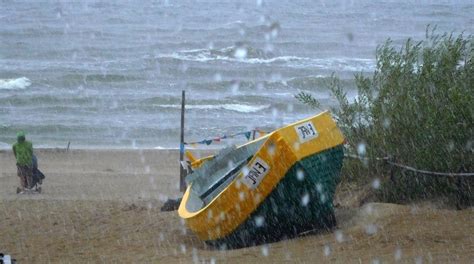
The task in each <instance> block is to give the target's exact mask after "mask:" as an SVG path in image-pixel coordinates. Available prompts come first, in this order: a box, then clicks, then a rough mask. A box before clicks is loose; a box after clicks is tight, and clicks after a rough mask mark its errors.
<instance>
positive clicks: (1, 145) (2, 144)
mask: <svg viewBox="0 0 474 264" xmlns="http://www.w3.org/2000/svg"><path fill="white" fill-rule="evenodd" d="M11 147H12V145H10V144H8V143H5V142H2V141H0V149H11Z"/></svg>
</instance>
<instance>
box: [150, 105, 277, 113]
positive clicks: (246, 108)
mask: <svg viewBox="0 0 474 264" xmlns="http://www.w3.org/2000/svg"><path fill="white" fill-rule="evenodd" d="M159 106H160V107H164V108H175V109H180V108H181V105H177V104H176V105H174V104H169V105H159ZM269 107H270V105H261V106H254V105H245V104H220V105H186V109H199V110H229V111H235V112H240V113H255V112H258V111H261V110H264V109H267V108H269Z"/></svg>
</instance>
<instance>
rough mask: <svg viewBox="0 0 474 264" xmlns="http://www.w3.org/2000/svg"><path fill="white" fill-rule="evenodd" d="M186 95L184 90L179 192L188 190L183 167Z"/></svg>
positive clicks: (182, 96)
mask: <svg viewBox="0 0 474 264" xmlns="http://www.w3.org/2000/svg"><path fill="white" fill-rule="evenodd" d="M185 100H186V95H185V91H184V90H183V92H182V95H181V138H180V145H179V168H180V169H179V190H180V191H181V192H184V191H185V190H186V182H185V181H184V177H186V171H185V170H184V168H183V166H182V163H183V162H182V161H183V160H184V108H185Z"/></svg>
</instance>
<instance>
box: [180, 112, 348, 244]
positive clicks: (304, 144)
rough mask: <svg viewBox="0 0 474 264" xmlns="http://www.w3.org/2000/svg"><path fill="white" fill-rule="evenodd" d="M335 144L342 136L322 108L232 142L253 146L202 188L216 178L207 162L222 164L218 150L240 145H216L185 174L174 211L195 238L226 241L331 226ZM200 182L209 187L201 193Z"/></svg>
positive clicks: (337, 159) (337, 158) (338, 150)
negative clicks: (210, 156) (232, 170)
mask: <svg viewBox="0 0 474 264" xmlns="http://www.w3.org/2000/svg"><path fill="white" fill-rule="evenodd" d="M343 143H344V137H343V135H342V133H341V131H340V130H339V128H338V127H337V126H336V124H335V122H334V120H333V119H332V118H331V116H330V114H329V113H328V112H324V113H321V114H319V115H317V116H314V117H311V118H307V119H304V120H301V121H299V122H296V123H293V124H290V125H288V126H286V127H283V128H280V129H278V130H275V131H273V132H271V133H270V134H269V135H267V136H265V137H263V138H260V139H257V140H255V141H252V142H249V143H248V144H246V145H243V146H240V147H239V148H237V149H244V148H247V149H252V147H251V146H257V145H258V149H257V150H256V151H255V152H253V151H250V156H249V158H248V160H246V161H245V162H246V166H244V167H242V169H240V171H239V172H237V173H238V175H237V174H222V179H223V180H224V182H225V179H227V178H226V176H224V175H237V176H235V177H234V178H232V177H231V178H229V179H230V180H229V181H227V183H225V184H223V185H220V187H218V188H214V186H215V185H209V187H206V186H208V185H206V184H207V182H206V181H207V180H208V179H216V181H215V182H217V184H219V182H220V181H217V180H218V179H221V178H219V177H220V176H219V175H221V174H220V173H218V172H219V171H220V170H219V168H220V167H219V166H214V165H216V164H217V165H219V164H221V165H222V164H225V165H226V164H228V162H227V160H226V159H225V157H230V158H233V157H238V156H239V155H240V154H238V153H246V152H245V151H240V152H239V151H236V152H235V153H236V155H235V156H233V153H234V152H224V153H221V154H220V155H218V156H216V158H215V159H214V160H211V161H206V163H207V165H203V166H202V167H200V168H198V170H199V171H198V172H194V173H198V174H192V177H191V178H189V179H195V180H194V181H193V180H191V181H190V185H189V186H188V188H187V190H186V192H185V194H184V196H183V200H182V202H181V204H180V207H179V209H178V213H179V215H180V217H181V218H183V219H184V220H185V222H186V224H187V226H188V227H189V229H190V230H191V231H193V232H194V233H195V234H196V235H197V236H198V237H199V238H200V239H201V240H203V241H206V242H207V243H209V244H214V245H223V246H227V247H241V246H246V245H253V244H259V243H261V242H270V241H273V240H275V239H279V238H281V237H285V236H286V237H291V236H294V235H296V234H298V233H301V232H304V231H308V230H312V229H318V228H323V229H328V228H331V227H332V226H334V224H335V219H334V212H333V206H332V202H333V196H334V192H335V189H336V185H337V183H338V182H339V173H340V169H341V167H342V160H343ZM252 144H257V145H252ZM232 151H233V150H232ZM245 157H246V156H245V155H244V158H245ZM208 162H210V163H208ZM220 162H222V163H220ZM213 168H217V169H213ZM215 176H219V177H217V178H215ZM212 182H214V181H212ZM202 186H204V187H205V188H202ZM206 188H209V190H216V191H215V192H214V194H212V195H210V196H206V195H205V194H207V192H205V191H206V190H207V189H206ZM199 190H200V192H199ZM206 199H207V200H206Z"/></svg>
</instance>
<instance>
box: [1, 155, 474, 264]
mask: <svg viewBox="0 0 474 264" xmlns="http://www.w3.org/2000/svg"><path fill="white" fill-rule="evenodd" d="M37 154H38V157H39V159H40V167H41V169H42V170H43V172H44V173H45V174H46V175H47V180H46V182H45V184H44V186H43V193H42V194H40V195H16V194H15V188H16V186H17V185H18V182H19V181H18V178H17V176H16V172H15V166H14V160H13V157H12V154H11V153H10V152H5V151H4V152H1V153H0V217H1V219H2V220H1V221H0V251H3V252H7V253H8V254H10V255H12V256H14V257H15V258H17V259H18V260H19V263H48V262H51V263H201V262H203V261H204V262H206V263H256V262H258V263H288V262H290V263H291V262H296V263H323V262H331V263H369V262H372V261H377V260H379V261H381V262H388V263H392V262H396V261H397V260H399V261H401V262H407V263H417V262H419V261H421V262H423V263H426V262H428V263H430V262H433V263H448V262H455V263H472V260H473V259H474V236H473V231H472V230H474V210H473V209H466V210H462V211H454V210H440V209H433V208H429V207H426V206H414V205H413V206H401V205H394V204H381V203H370V204H366V205H364V206H362V207H355V206H353V204H354V203H344V201H350V200H351V195H348V194H347V193H343V194H340V197H338V199H341V197H343V201H342V202H341V203H340V204H341V207H339V208H337V212H336V217H337V220H338V229H337V230H335V231H334V232H330V233H328V232H326V233H319V234H307V235H305V236H302V237H299V238H295V239H291V240H286V241H281V242H276V243H272V244H267V245H261V246H257V247H251V248H244V249H237V250H218V249H213V248H209V247H207V246H206V245H205V244H204V243H202V242H201V241H199V240H198V239H197V237H196V236H194V235H193V234H192V233H190V231H189V230H188V229H186V227H185V226H184V223H183V222H182V221H181V220H180V218H179V217H178V215H177V213H176V212H161V211H160V210H159V209H160V207H161V205H162V204H163V201H164V200H165V199H167V198H168V197H171V198H174V197H178V196H179V192H178V185H177V181H178V177H177V175H178V167H177V160H178V153H177V152H176V151H163V150H159V151H158V150H144V151H140V150H114V151H106V150H75V151H71V152H68V153H66V152H63V151H59V150H43V151H39V152H38V153H37ZM421 262H420V263H421Z"/></svg>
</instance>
